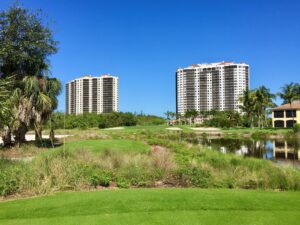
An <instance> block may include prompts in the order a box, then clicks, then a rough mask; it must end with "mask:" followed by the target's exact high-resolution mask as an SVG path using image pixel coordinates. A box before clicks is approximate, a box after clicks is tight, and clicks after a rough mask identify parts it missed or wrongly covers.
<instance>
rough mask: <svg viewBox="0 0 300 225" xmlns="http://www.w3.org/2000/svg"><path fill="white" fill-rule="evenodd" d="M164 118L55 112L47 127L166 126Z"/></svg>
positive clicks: (141, 115)
mask: <svg viewBox="0 0 300 225" xmlns="http://www.w3.org/2000/svg"><path fill="white" fill-rule="evenodd" d="M164 122H165V120H164V118H162V117H158V116H153V115H144V114H133V113H130V112H113V113H102V114H96V113H84V114H79V115H74V114H67V115H66V114H65V113H62V112H55V113H53V115H52V119H51V120H50V121H48V122H47V124H45V127H47V128H50V127H54V128H55V129H64V128H65V129H75V128H80V129H87V128H95V127H98V128H100V129H103V128H109V127H119V126H136V125H160V124H164Z"/></svg>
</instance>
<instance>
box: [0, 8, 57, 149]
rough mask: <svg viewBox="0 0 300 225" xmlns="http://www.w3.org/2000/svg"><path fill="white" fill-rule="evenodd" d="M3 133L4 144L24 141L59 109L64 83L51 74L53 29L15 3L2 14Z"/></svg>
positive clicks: (0, 119) (39, 132)
mask: <svg viewBox="0 0 300 225" xmlns="http://www.w3.org/2000/svg"><path fill="white" fill-rule="evenodd" d="M0 31H1V32H0V102H1V103H0V135H1V136H2V139H3V142H4V145H11V144H12V136H13V138H14V141H15V143H16V144H18V145H19V144H20V143H22V142H24V141H25V134H26V132H27V131H28V130H29V129H30V128H33V129H34V130H35V133H36V140H38V139H40V140H41V137H42V124H43V123H44V122H45V121H47V120H48V119H50V118H51V115H52V112H53V111H54V110H55V109H56V108H57V104H58V100H57V96H58V94H59V93H60V91H61V83H60V81H59V80H58V79H56V78H51V77H50V76H48V72H49V61H48V56H49V55H51V54H53V53H55V52H56V51H57V47H56V45H57V42H55V41H54V40H53V38H52V32H51V31H50V30H49V29H48V28H47V27H45V26H43V23H42V22H41V20H40V18H39V16H38V14H36V13H30V12H29V11H28V10H27V9H23V8H21V7H18V6H13V7H12V8H10V9H9V10H8V11H7V12H5V11H4V12H1V13H0Z"/></svg>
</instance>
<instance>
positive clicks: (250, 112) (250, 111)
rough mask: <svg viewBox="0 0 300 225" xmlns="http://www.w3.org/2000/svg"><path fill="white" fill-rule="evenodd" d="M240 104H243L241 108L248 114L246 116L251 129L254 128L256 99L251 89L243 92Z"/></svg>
mask: <svg viewBox="0 0 300 225" xmlns="http://www.w3.org/2000/svg"><path fill="white" fill-rule="evenodd" d="M239 100H240V102H241V103H242V104H241V106H240V108H241V110H242V111H243V112H244V113H246V116H247V117H248V119H249V121H250V127H251V128H253V125H254V124H253V123H254V113H255V109H254V105H255V99H254V93H253V92H252V91H250V90H249V89H246V90H245V91H244V92H243V95H242V96H241V97H240V99H239Z"/></svg>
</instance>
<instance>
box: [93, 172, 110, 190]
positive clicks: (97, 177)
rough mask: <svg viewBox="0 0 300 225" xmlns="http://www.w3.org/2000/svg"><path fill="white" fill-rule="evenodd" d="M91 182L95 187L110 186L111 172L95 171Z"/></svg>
mask: <svg viewBox="0 0 300 225" xmlns="http://www.w3.org/2000/svg"><path fill="white" fill-rule="evenodd" d="M90 183H91V185H92V186H93V187H95V188H96V187H97V186H98V185H100V186H102V187H109V185H110V183H111V175H110V174H109V172H105V171H101V172H100V173H95V174H93V175H92V176H91V178H90Z"/></svg>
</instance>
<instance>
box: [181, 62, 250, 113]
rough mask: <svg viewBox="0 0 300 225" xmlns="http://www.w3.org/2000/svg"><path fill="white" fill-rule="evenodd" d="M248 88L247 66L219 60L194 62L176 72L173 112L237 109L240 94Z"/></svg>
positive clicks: (238, 110) (238, 109)
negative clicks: (174, 106) (205, 62)
mask: <svg viewBox="0 0 300 225" xmlns="http://www.w3.org/2000/svg"><path fill="white" fill-rule="evenodd" d="M247 88H249V65H247V64H245V63H233V62H219V63H210V64H194V65H191V66H189V67H186V68H179V69H177V71H176V111H177V113H178V114H184V113H185V112H186V111H187V110H191V109H195V110H197V111H210V110H212V109H215V110H219V111H223V110H235V111H237V112H240V107H239V106H240V103H239V97H240V96H241V95H242V93H243V91H244V90H245V89H247Z"/></svg>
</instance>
